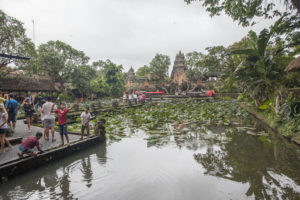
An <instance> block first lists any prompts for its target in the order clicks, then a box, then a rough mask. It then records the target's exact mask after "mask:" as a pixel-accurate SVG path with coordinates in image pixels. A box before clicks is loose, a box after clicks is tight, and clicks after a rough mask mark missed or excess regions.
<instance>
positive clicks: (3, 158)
mask: <svg viewBox="0 0 300 200" xmlns="http://www.w3.org/2000/svg"><path fill="white" fill-rule="evenodd" d="M31 129H32V132H31V133H28V128H27V124H24V123H23V120H18V121H17V125H16V130H15V133H14V134H13V137H22V138H23V140H26V139H27V138H28V137H29V136H35V134H36V132H37V131H41V132H42V133H43V128H40V127H35V126H33V127H31ZM49 135H50V140H49V141H47V140H45V139H44V137H43V138H41V139H40V140H39V142H40V146H41V149H43V150H49V149H51V148H54V147H57V146H59V145H60V144H61V139H60V134H59V133H58V132H55V135H54V136H55V139H56V141H55V142H52V141H51V133H50V134H49ZM79 138H80V136H79V135H71V134H69V139H70V142H74V141H77V140H79ZM65 143H66V140H65ZM18 145H19V144H16V145H14V146H13V147H12V149H11V150H9V148H8V147H6V148H5V152H4V153H2V154H1V153H0V165H2V164H4V163H7V162H10V161H13V160H16V159H18V155H17V153H18Z"/></svg>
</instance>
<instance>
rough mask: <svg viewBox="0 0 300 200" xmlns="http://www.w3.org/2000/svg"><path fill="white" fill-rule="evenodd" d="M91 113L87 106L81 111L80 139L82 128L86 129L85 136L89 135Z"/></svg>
mask: <svg viewBox="0 0 300 200" xmlns="http://www.w3.org/2000/svg"><path fill="white" fill-rule="evenodd" d="M91 117H92V116H91V114H90V113H89V107H85V108H84V112H82V113H81V115H80V118H81V139H83V135H84V130H86V133H87V137H89V136H90V120H91Z"/></svg>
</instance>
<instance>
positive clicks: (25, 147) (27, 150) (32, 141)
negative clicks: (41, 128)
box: [18, 132, 44, 158]
mask: <svg viewBox="0 0 300 200" xmlns="http://www.w3.org/2000/svg"><path fill="white" fill-rule="evenodd" d="M42 136H43V133H41V132H37V133H36V134H35V137H33V136H31V137H29V138H27V140H25V141H24V142H22V144H20V145H19V150H20V152H18V156H19V157H20V158H23V155H24V154H28V155H30V156H37V154H38V152H36V151H34V150H33V148H34V147H35V146H36V147H37V149H38V150H39V151H40V152H42V153H44V151H43V150H42V149H41V148H40V143H39V139H41V137H42Z"/></svg>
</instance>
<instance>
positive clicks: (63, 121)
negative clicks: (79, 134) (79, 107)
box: [55, 103, 73, 146]
mask: <svg viewBox="0 0 300 200" xmlns="http://www.w3.org/2000/svg"><path fill="white" fill-rule="evenodd" d="M72 108H73V106H71V108H66V106H65V104H63V103H61V104H60V105H59V109H56V110H55V113H56V114H57V116H58V126H59V133H60V138H61V145H62V146H63V145H64V143H65V142H64V135H65V137H66V140H67V144H68V145H70V143H69V136H68V131H67V113H68V112H69V110H70V109H72Z"/></svg>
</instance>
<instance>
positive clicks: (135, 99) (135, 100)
mask: <svg viewBox="0 0 300 200" xmlns="http://www.w3.org/2000/svg"><path fill="white" fill-rule="evenodd" d="M133 100H134V103H135V104H137V102H138V97H137V95H136V93H133Z"/></svg>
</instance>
